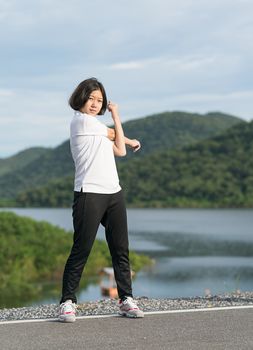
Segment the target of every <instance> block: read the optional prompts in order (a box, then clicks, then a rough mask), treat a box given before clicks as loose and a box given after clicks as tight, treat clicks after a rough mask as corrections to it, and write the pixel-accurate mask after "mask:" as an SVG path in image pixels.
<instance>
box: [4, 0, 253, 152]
mask: <svg viewBox="0 0 253 350" xmlns="http://www.w3.org/2000/svg"><path fill="white" fill-rule="evenodd" d="M252 13H253V1H252V0H233V1H231V0H212V1H210V0H176V1H175V0H173V1H172V0H148V1H147V0H117V1H116V0H115V1H114V0H107V1H98V0H93V1H89V2H88V1H83V0H71V1H70V0H69V1H66V0H22V1H20V0H0V50H1V54H0V62H1V64H0V145H1V147H0V158H6V157H9V156H11V155H13V154H16V153H17V152H19V151H21V150H23V149H26V148H29V147H34V146H42V147H55V146H57V145H59V144H61V143H62V142H63V141H65V140H66V139H68V137H69V123H70V121H71V118H72V115H73V111H72V110H71V109H70V107H69V106H68V98H69V96H70V94H71V93H72V91H73V90H74V89H75V87H76V86H77V85H78V84H79V83H80V82H81V81H82V80H84V79H86V78H89V77H96V78H98V79H99V80H100V81H101V82H102V83H103V85H104V86H105V89H106V92H107V97H108V99H109V100H111V101H113V102H115V103H117V104H118V105H119V111H120V115H121V120H122V121H123V122H124V121H127V120H131V119H137V118H141V117H144V116H147V115H151V114H155V113H160V112H164V111H175V110H177V111H179V110H180V111H187V112H197V113H207V112H210V111H220V112H223V113H228V114H232V115H235V116H238V117H241V118H243V119H244V120H247V121H250V120H252V119H253V103H252V102H253V40H252V37H253V16H252ZM99 118H100V120H101V121H102V122H103V123H105V124H107V125H110V124H112V121H111V117H110V114H109V113H106V114H105V115H104V116H100V117H99ZM127 136H131V137H134V135H127Z"/></svg>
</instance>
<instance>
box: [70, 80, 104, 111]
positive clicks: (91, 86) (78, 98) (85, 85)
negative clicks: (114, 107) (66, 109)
mask: <svg viewBox="0 0 253 350" xmlns="http://www.w3.org/2000/svg"><path fill="white" fill-rule="evenodd" d="M95 90H100V91H101V93H102V96H103V103H102V107H101V109H100V111H99V113H98V114H99V115H101V114H104V113H105V111H106V107H107V97H106V93H105V89H104V87H103V84H102V83H100V81H98V80H97V79H96V78H89V79H86V80H84V81H82V82H81V83H80V84H79V85H78V86H77V87H76V88H75V90H74V92H73V93H72V95H71V96H70V98H69V105H70V107H71V108H73V109H74V110H75V111H80V109H81V108H82V107H83V106H84V105H85V103H86V102H87V101H88V98H89V97H90V94H91V93H92V91H95Z"/></svg>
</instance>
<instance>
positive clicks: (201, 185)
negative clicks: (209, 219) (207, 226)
mask: <svg viewBox="0 0 253 350" xmlns="http://www.w3.org/2000/svg"><path fill="white" fill-rule="evenodd" d="M252 154H253V122H250V123H242V124H240V125H236V126H234V127H232V128H230V129H229V130H227V131H226V132H224V134H222V135H219V136H217V137H214V138H212V139H210V140H205V141H201V142H199V143H197V144H194V145H190V146H186V147H184V148H183V149H181V150H176V151H175V150H173V151H161V152H157V153H153V154H152V155H149V156H146V157H144V158H142V159H134V160H132V161H131V162H128V163H127V165H126V166H124V165H123V164H120V165H119V173H120V176H121V180H122V183H123V184H124V186H125V188H126V199H127V203H128V205H130V206H150V207H156V206H157V207H160V206H164V207H171V206H173V207H252V206H253V157H252Z"/></svg>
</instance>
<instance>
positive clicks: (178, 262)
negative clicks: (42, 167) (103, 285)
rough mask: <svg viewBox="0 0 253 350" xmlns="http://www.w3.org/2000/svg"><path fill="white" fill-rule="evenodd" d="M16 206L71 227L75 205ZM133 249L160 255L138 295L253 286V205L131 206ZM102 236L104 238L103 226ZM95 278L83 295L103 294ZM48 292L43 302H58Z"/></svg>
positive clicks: (137, 282)
mask: <svg viewBox="0 0 253 350" xmlns="http://www.w3.org/2000/svg"><path fill="white" fill-rule="evenodd" d="M1 210H11V211H14V212H15V213H17V214H19V215H23V216H29V217H32V218H34V219H36V220H46V221H49V222H50V223H52V224H55V225H58V226H60V227H63V228H64V229H67V230H72V217H71V210H70V209H51V208H50V209H41V208H38V209H36V208H35V209H25V208H18V209H13V208H12V209H1ZM127 214H128V227H129V240H130V249H132V250H135V251H136V252H140V253H145V254H147V255H149V256H150V257H152V258H154V259H155V264H154V265H153V266H152V267H150V268H147V269H144V270H143V271H141V272H139V273H138V274H137V276H136V277H135V279H134V280H133V292H134V296H146V297H149V298H167V297H170V298H171V297H190V296H204V295H205V293H207V292H211V294H218V293H224V292H233V291H236V290H241V291H252V289H253V259H252V257H253V209H128V210H127ZM97 237H98V238H101V239H105V237H104V230H103V227H102V226H101V227H100V228H99V231H98V235H97ZM101 298H102V297H101V294H100V288H99V286H98V284H96V283H90V284H89V285H88V287H86V288H85V289H83V290H80V292H79V293H78V301H79V302H83V301H87V300H97V299H101ZM55 302H58V297H50V298H49V297H45V298H42V300H40V301H36V303H37V304H40V303H55Z"/></svg>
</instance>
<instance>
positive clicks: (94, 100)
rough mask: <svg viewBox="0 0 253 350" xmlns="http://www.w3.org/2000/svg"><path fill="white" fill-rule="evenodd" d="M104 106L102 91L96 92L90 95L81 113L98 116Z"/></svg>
mask: <svg viewBox="0 0 253 350" xmlns="http://www.w3.org/2000/svg"><path fill="white" fill-rule="evenodd" d="M102 105H103V95H102V92H101V91H100V90H94V91H92V93H91V94H90V96H89V98H88V101H87V102H86V103H85V105H84V106H83V107H82V108H81V110H80V112H82V113H87V114H90V115H93V116H96V115H97V114H98V113H99V112H100V110H101V108H102Z"/></svg>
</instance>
